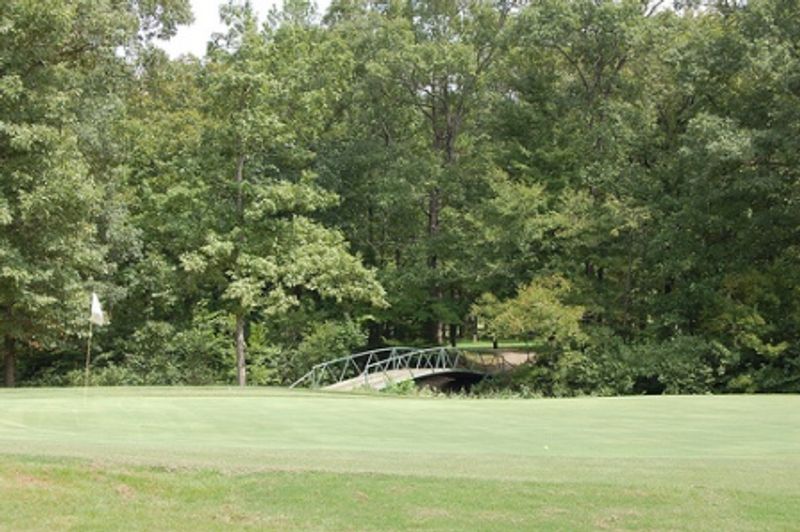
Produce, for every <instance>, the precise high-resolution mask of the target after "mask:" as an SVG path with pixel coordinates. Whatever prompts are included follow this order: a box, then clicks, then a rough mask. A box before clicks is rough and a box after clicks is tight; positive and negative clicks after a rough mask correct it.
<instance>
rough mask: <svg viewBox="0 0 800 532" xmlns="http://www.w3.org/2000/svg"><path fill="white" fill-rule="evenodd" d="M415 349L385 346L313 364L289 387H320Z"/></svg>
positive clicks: (350, 377) (352, 375) (355, 375)
mask: <svg viewBox="0 0 800 532" xmlns="http://www.w3.org/2000/svg"><path fill="white" fill-rule="evenodd" d="M415 351H418V349H416V348H413V347H384V348H381V349H373V350H371V351H364V352H363V353H356V354H354V355H348V356H345V357H339V358H335V359H333V360H328V361H327V362H321V363H319V364H317V365H315V366H313V367H312V368H311V370H309V372H308V373H306V374H305V375H303V376H302V377H300V378H299V379H297V380H296V381H295V382H294V383H292V384H291V386H289V387H290V388H295V387H297V386H300V385H304V386H308V387H310V388H319V387H321V386H325V385H328V384H334V383H337V382H341V381H344V380H347V379H352V378H353V377H358V376H359V375H362V374H363V373H364V370H365V369H366V368H367V367H369V366H370V365H371V364H375V363H379V362H382V361H389V360H393V359H395V358H398V357H401V356H403V355H406V354H408V353H411V352H415Z"/></svg>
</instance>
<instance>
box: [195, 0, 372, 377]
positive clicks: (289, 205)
mask: <svg viewBox="0 0 800 532" xmlns="http://www.w3.org/2000/svg"><path fill="white" fill-rule="evenodd" d="M223 17H224V18H225V20H226V22H227V23H228V24H229V26H230V27H231V29H230V31H229V33H228V34H227V35H226V36H224V37H223V38H221V39H219V40H218V41H217V43H216V44H215V45H214V46H212V50H211V53H210V61H209V64H208V66H207V74H206V84H207V85H206V90H207V94H208V97H209V99H208V106H207V113H208V115H209V117H210V118H211V120H212V125H211V130H210V134H209V138H208V144H207V146H206V148H205V149H206V154H207V158H206V159H205V160H206V162H207V165H206V168H207V171H209V174H207V175H206V176H205V179H206V180H207V182H208V183H209V189H210V190H211V193H212V196H211V197H210V198H209V200H210V204H209V205H208V208H209V209H210V210H211V212H213V215H212V216H210V217H209V218H208V220H211V223H212V225H211V226H210V227H207V236H206V242H205V244H204V245H203V246H201V247H200V248H199V249H196V250H193V251H191V252H187V253H186V254H184V255H183V257H182V259H181V260H182V263H183V267H184V269H185V270H186V271H188V272H190V273H193V274H196V275H199V276H200V277H201V279H200V282H201V283H204V284H205V285H206V286H207V287H209V289H211V290H212V292H215V293H217V294H219V295H220V296H221V297H222V299H223V300H224V301H225V302H226V307H227V309H228V310H229V311H230V312H231V313H232V314H233V315H234V316H235V318H236V331H235V344H236V360H237V375H238V377H237V378H238V382H239V384H240V385H241V386H244V385H245V384H246V329H247V322H248V320H249V319H250V318H251V317H252V316H253V315H254V313H256V312H259V313H260V315H261V316H263V317H265V318H269V317H271V316H276V315H281V314H283V313H285V312H287V311H288V310H289V309H291V308H292V307H295V306H297V305H298V304H299V303H300V300H301V299H302V298H306V297H321V298H327V299H332V300H335V301H337V302H341V301H345V300H363V301H367V302H369V303H372V304H375V305H380V304H382V302H383V290H382V288H381V287H380V285H379V284H378V283H377V282H376V280H375V278H374V274H373V273H372V272H371V271H369V270H367V269H366V268H364V267H363V265H362V264H361V263H360V261H359V259H358V258H356V257H354V256H352V255H350V254H349V253H348V252H347V245H346V243H345V241H344V239H343V237H342V236H341V235H340V234H339V233H338V232H336V231H333V230H330V229H326V228H325V227H323V226H322V225H320V224H319V223H317V222H315V221H314V220H313V219H312V218H311V214H312V213H314V212H315V211H317V210H319V209H321V208H324V207H326V206H328V205H331V204H333V203H334V202H335V201H336V198H335V196H334V195H332V194H330V193H328V192H326V191H324V190H322V189H321V188H319V187H318V186H317V185H316V184H315V183H314V180H315V178H314V175H313V174H312V173H311V172H310V170H309V165H310V163H311V161H312V160H313V153H312V152H311V151H310V150H309V149H308V141H309V139H308V138H304V136H305V135H313V129H314V126H310V125H309V124H315V123H317V122H316V120H318V119H319V118H318V117H316V116H314V111H315V109H314V108H313V107H312V104H313V103H314V102H315V99H316V97H317V96H318V93H317V92H316V90H315V88H314V87H307V86H303V85H302V84H301V83H298V84H297V85H293V84H292V81H294V82H298V81H299V82H302V81H303V80H304V79H307V78H303V77H302V76H301V77H295V78H293V80H292V79H291V78H284V77H279V72H278V71H276V70H277V69H278V68H280V67H286V68H292V67H294V68H296V69H298V70H299V69H303V68H307V66H306V65H304V63H303V62H304V61H306V60H307V58H306V57H303V56H300V57H299V58H296V57H293V55H289V54H287V55H280V46H279V38H280V35H276V34H274V33H273V31H271V30H265V31H264V32H259V31H258V29H257V26H256V19H255V16H254V14H253V12H252V10H251V9H250V7H249V5H247V4H245V5H243V6H235V5H229V6H228V7H226V8H225V9H224V10H223ZM295 29H296V28H295ZM278 31H280V30H278ZM286 31H287V32H291V31H293V29H292V28H289V29H287V30H286ZM280 61H296V62H293V63H289V64H288V65H287V64H281V63H280ZM283 94H290V95H292V98H293V100H294V101H293V102H291V103H292V105H291V106H290V105H289V102H285V101H282V100H281V95H283ZM281 104H283V105H281ZM215 172H218V173H215ZM221 176H230V177H227V178H220V177H221ZM216 198H219V200H217V199H216ZM311 294H315V296H312V295H311Z"/></svg>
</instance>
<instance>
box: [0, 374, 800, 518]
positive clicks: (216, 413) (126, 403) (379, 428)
mask: <svg viewBox="0 0 800 532" xmlns="http://www.w3.org/2000/svg"><path fill="white" fill-rule="evenodd" d="M0 453H1V454H4V455H6V456H5V463H6V464H15V465H14V468H16V469H14V471H17V472H21V473H20V474H24V475H31V474H33V473H35V472H37V471H38V473H41V474H44V473H43V471H44V470H42V469H41V468H42V467H44V468H45V469H47V467H50V468H55V469H53V470H48V471H50V474H53V471H54V470H57V469H58V468H65V467H66V468H67V469H69V468H80V467H88V466H85V464H86V463H90V464H92V467H94V468H95V469H96V468H100V469H102V470H103V471H107V472H111V473H108V474H112V473H113V472H115V471H117V472H119V471H123V472H124V471H139V470H140V469H137V468H142V467H144V468H148V467H150V466H166V467H169V468H173V469H174V468H177V472H174V473H172V474H167V473H165V472H164V471H163V470H155V469H150V470H149V471H151V474H153V475H156V476H158V475H162V476H164V478H162V480H161V482H162V483H169V482H173V481H174V479H175V478H179V477H181V475H183V476H185V477H186V478H185V481H186V483H187V484H191V483H192V482H195V481H196V479H195V480H192V478H194V477H193V475H195V476H196V475H199V474H201V473H200V472H199V471H207V472H208V473H206V474H208V475H212V476H213V475H222V477H220V478H221V479H223V480H220V482H223V483H224V479H225V478H236V477H242V478H244V477H246V478H247V479H249V480H248V482H251V483H252V482H255V481H254V480H253V479H254V478H260V479H262V481H263V482H264V483H267V484H269V483H270V482H274V481H275V479H278V478H282V479H283V481H282V482H283V484H281V485H284V484H285V485H296V488H297V489H301V486H303V485H306V484H308V483H309V482H310V483H312V484H315V485H316V484H319V485H325V484H336V483H337V482H338V483H339V484H337V485H339V488H341V487H342V486H343V485H344V484H342V483H345V484H347V483H349V485H351V484H353V483H355V484H359V483H360V482H363V483H364V485H363V486H360V487H359V488H358V489H359V490H360V491H362V492H364V490H367V491H368V490H370V489H372V488H371V487H370V486H372V487H373V488H375V489H376V490H378V491H380V490H379V489H378V486H380V485H383V484H385V483H386V482H388V481H387V480H386V479H387V478H389V479H394V481H393V482H394V483H400V484H403V485H405V484H408V485H419V484H420V483H423V484H425V483H427V484H429V485H430V487H431V489H432V490H434V491H435V490H436V489H438V488H435V486H439V488H440V489H442V490H444V491H445V492H448V491H449V488H452V489H460V490H461V493H462V494H467V493H470V492H471V491H474V490H478V491H477V493H478V494H479V493H484V494H485V496H483V497H481V496H480V495H476V496H477V497H478V498H479V499H483V500H484V503H486V504H494V505H497V504H500V505H501V506H503V505H504V504H505V503H507V504H508V505H509V507H516V506H515V503H513V500H515V497H516V495H515V496H510V495H509V496H507V497H504V498H501V499H500V502H496V501H495V502H492V501H494V499H493V497H494V496H495V495H496V493H495V492H497V490H499V489H500V488H499V486H517V490H516V491H515V490H514V489H512V490H511V491H514V493H517V492H519V493H526V492H530V493H539V494H540V495H541V497H542V498H541V500H540V502H541V501H549V500H550V499H552V500H553V501H566V500H573V501H578V502H576V504H579V503H580V501H583V502H585V503H586V504H587V509H588V510H587V511H589V514H586V515H584V514H585V512H584V510H580V511H578V512H577V513H575V514H574V515H573V514H572V513H570V512H567V513H566V514H565V515H563V516H562V517H563V519H560V518H558V512H557V513H556V517H555V518H554V519H555V520H551V521H546V520H545V521H543V520H542V519H543V517H541V516H540V518H539V519H535V518H534V517H535V516H533V515H526V514H525V511H524V510H519V511H521V512H522V513H521V514H518V513H514V511H512V514H513V515H512V518H513V519H512V518H510V519H511V521H509V523H511V522H513V523H516V524H515V526H518V527H524V526H532V527H534V528H535V526H534V525H536V524H537V523H538V524H539V525H541V524H542V523H544V522H549V523H551V524H552V526H554V527H555V528H560V527H572V526H576V527H578V528H582V527H588V528H595V527H601V526H600V525H599V524H598V523H600V522H601V521H602V519H603V517H602V515H601V514H603V511H604V510H603V509H604V508H606V506H604V504H612V502H614V501H617V502H619V503H620V504H622V506H623V507H624V508H627V509H628V510H630V511H631V512H633V513H630V514H626V513H625V512H622V513H621V514H619V515H621V516H622V517H619V519H617V520H612V521H613V522H612V526H611V527H612V528H614V527H619V526H644V527H656V528H658V526H657V525H655V524H653V523H664V524H665V526H666V527H667V528H670V527H672V528H674V527H675V526H678V527H679V528H680V526H679V525H681V523H686V524H687V525H688V524H691V523H692V519H693V517H692V516H694V515H695V514H694V513H691V512H689V514H685V515H683V514H681V512H680V511H678V510H679V509H680V508H681V506H680V505H681V504H682V503H681V501H682V500H683V498H682V497H683V495H681V494H686V496H690V493H691V491H692V490H700V491H699V492H698V494H695V495H698V496H701V495H702V496H701V498H700V499H699V500H700V501H701V502H702V500H705V499H703V496H705V495H708V494H713V495H714V497H718V498H719V501H722V502H721V503H720V504H721V506H720V507H719V508H718V509H717V510H719V511H720V512H722V513H721V514H720V516H719V517H718V518H717V521H716V522H714V521H713V520H712V521H708V520H707V519H706V518H707V517H708V515H710V514H708V513H707V512H708V511H709V510H708V509H707V508H706V506H707V504H705V503H702V504H701V503H699V502H698V501H694V502H691V503H690V502H689V501H684V502H685V503H686V504H687V505H688V506H687V507H686V508H694V507H695V506H696V514H697V515H696V518H697V519H698V521H697V522H696V523H694V524H695V525H698V526H700V525H706V526H701V528H715V527H717V525H724V526H725V527H726V528H734V529H735V528H741V529H757V528H760V527H762V526H767V527H769V526H777V527H779V528H780V527H783V526H784V525H787V526H788V525H789V524H790V523H791V522H792V520H794V519H797V518H800V480H798V479H800V397H798V396H790V395H787V396H699V397H626V398H608V399H603V398H582V399H560V400H555V399H542V400H473V399H438V398H437V399H422V398H403V397H389V396H385V397H384V396H375V395H350V394H337V393H315V392H303V391H288V390H283V389H246V390H238V389H226V388H185V389H183V388H177V389H174V388H163V389H160V388H141V389H140V388H136V389H133V388H120V389H102V388H100V389H90V390H88V391H84V390H80V389H65V390H5V391H2V392H0ZM65 458H66V459H68V460H67V461H66V462H65V461H64V459H65ZM76 459H77V461H76ZM70 460H72V461H70ZM87 461H88V462H87ZM48 464H49V465H48ZM65 464H66V465H65ZM76 464H77V465H76ZM81 464H84V465H81ZM9 467H10V466H9ZM130 468H133V469H130ZM2 471H3V470H2V469H0V473H2ZM10 471H11V470H10V469H6V470H5V472H6V473H7V476H8V475H10V474H11V473H10ZM213 472H216V473H213ZM38 473H37V474H38ZM119 474H122V473H119ZM254 475H255V477H254ZM287 475H288V476H287ZM34 476H35V475H34ZM63 476H64V477H65V478H71V477H70V475H69V474H67V473H64V475H63ZM231 476H233V477H231ZM78 477H79V475H78ZM214 478H217V477H214ZM381 478H383V479H384V480H382V481H381V480H380V479H381ZM170 479H172V480H170ZM336 479H338V480H336ZM359 479H360V480H359ZM207 481H208V479H206V481H205V482H207ZM382 482H383V484H381V483H382ZM390 483H391V482H390ZM509 483H511V484H509ZM1 486H2V485H0V487H1ZM493 486H494V487H493ZM533 486H539V487H540V488H541V487H542V486H546V487H549V488H548V489H550V491H547V490H546V489H545V490H542V489H534V488H533ZM311 487H312V486H309V489H311ZM351 487H352V486H351ZM448 487H449V488H448ZM6 488H7V489H8V490H9V491H10V492H11V495H12V503H13V491H14V490H13V486H11V485H10V484H9V485H7V486H6ZM384 488H386V486H385V485H384ZM76 489H77V488H76ZM87 489H88V488H87ZM337 489H338V488H336V487H333V486H332V487H330V492H329V493H330V494H331V495H333V494H335V493H337ZM587 490H588V491H587ZM631 490H633V492H636V493H642V494H653V493H655V494H659V493H660V494H661V495H662V496H663V497H662V499H663V500H670V497H673V498H674V501H675V502H674V503H673V504H672V506H670V505H667V506H665V508H666V507H669V508H672V510H671V511H672V514H671V515H672V517H671V518H666V517H663V516H662V517H657V516H658V515H661V514H660V513H659V512H661V513H663V509H662V510H659V511H658V512H656V513H652V512H651V513H648V512H645V513H644V514H641V513H637V512H639V511H640V510H641V508H640V507H649V506H648V505H647V504H644V503H642V502H641V501H640V502H639V503H637V502H635V501H634V500H628V501H627V502H624V501H626V500H627V499H626V497H627V498H628V499H630V494H631V493H633V492H632V491H631ZM78 491H80V490H78ZM487 491H489V492H492V493H491V494H490V493H486V492H487ZM0 492H2V490H0ZM364 493H365V496H367V497H368V498H370V500H372V498H371V495H370V494H369V493H366V492H364ZM547 493H549V495H547ZM543 494H544V495H543ZM626 494H627V496H626ZM703 494H705V495H703ZM531 496H533V495H531ZM664 497H666V499H664ZM634 499H635V497H634ZM662 499H659V500H662ZM2 500H3V499H2V498H0V501H2ZM470 500H471V501H472V502H469V501H468V502H458V501H457V500H454V501H452V504H451V505H449V506H448V505H445V507H444V510H445V511H446V512H447V513H448V515H451V514H453V512H456V511H457V507H458V506H459V505H462V506H464V510H465V511H467V510H468V509H469V508H467V507H469V506H470V505H471V504H475V502H474V500H473V499H470ZM663 500H662V502H663ZM503 501H505V503H504V502H503ZM524 501H529V498H524V499H523V500H522V502H520V504H521V508H523V509H524V508H527V506H526V504H525V503H524ZM602 501H607V502H605V503H604V502H602ZM743 501H750V502H749V503H745V502H743ZM757 501H761V502H760V503H758V504H756V502H757ZM395 502H397V504H399V505H401V506H402V505H403V504H409V505H411V504H412V501H411V499H408V500H405V501H403V500H402V497H401V498H400V499H397V500H396V501H395ZM529 502H530V501H529ZM706 502H708V501H706ZM3 504H4V503H2V502H0V510H3ZM5 504H11V503H9V502H6V503H5ZM371 504H377V503H376V502H374V501H373V503H371ZM748 504H750V505H751V506H752V508H751V509H750V510H747V509H748V508H750V506H748ZM579 505H580V504H579ZM593 505H594V506H593ZM675 505H677V506H675ZM333 507H335V505H333V506H330V508H333ZM186 508H190V506H186ZM281 508H282V509H281V511H282V512H284V513H287V515H288V516H289V517H288V519H289V521H286V522H283V521H282V522H280V523H278V522H275V523H273V524H272V525H270V524H269V520H267V521H263V522H261V521H259V522H260V523H261V525H263V526H267V527H269V526H275V527H277V528H282V527H283V526H297V527H301V528H307V527H310V528H317V527H322V528H327V527H328V526H327V525H325V524H324V523H326V522H327V523H328V524H329V525H330V526H331V527H333V528H338V527H340V526H344V525H343V524H344V523H348V522H349V521H348V519H349V518H348V517H347V516H348V515H349V514H348V512H347V511H344V510H339V511H338V514H337V515H338V516H339V518H340V519H342V521H341V522H340V521H336V519H334V517H332V516H328V515H327V514H324V513H323V514H320V515H321V516H320V518H319V519H322V521H320V520H314V519H311V520H310V521H303V520H299V521H298V520H296V519H295V518H297V517H298V516H299V515H305V517H306V518H309V516H311V515H313V512H311V513H309V512H310V510H309V509H308V508H305V507H304V509H302V510H297V512H298V514H297V515H295V514H293V513H292V510H291V509H290V508H288V507H281ZM592 508H594V510H591V509H592ZM686 508H684V510H686ZM20 511H21V510H19V509H17V512H18V513H19V512H20ZM276 511H277V510H276ZM348 511H349V510H348ZM626 511H627V510H626ZM687 511H688V510H687ZM736 511H741V512H744V513H742V515H738V514H737V513H736ZM386 512H388V510H386ZM592 512H594V513H592ZM598 512H599V514H598ZM731 512H733V515H732V517H731V518H732V520H730V521H721V519H722V518H723V517H722V516H723V515H725V516H728V515H729V514H731ZM389 513H391V512H389ZM712 513H713V512H712ZM595 514H598V515H600V517H598V515H595ZM20 515H22V514H20ZM270 515H272V514H270ZM614 515H617V514H614ZM626 515H627V517H625V516H626ZM681 515H683V517H681ZM581 516H582V517H581ZM676 516H678V517H676ZM351 517H352V516H351ZM451 517H452V515H451ZM323 518H324V519H323ZM662 518H663V519H666V520H665V521H660V520H659V519H662ZM0 519H2V518H0ZM293 519H295V520H293ZM325 519H329V520H330V519H333V520H330V521H325ZM515 519H517V520H516V521H515ZM531 519H532V520H531ZM575 519H578V520H575ZM598 519H600V521H598ZM620 519H621V520H620ZM670 519H672V520H670ZM479 521H480V520H479ZM479 521H473V523H478V522H479ZM501 521H502V520H501ZM79 522H82V521H79ZM433 522H436V523H438V524H439V525H441V524H442V522H441V521H436V520H434V521H433ZM486 522H487V523H492V522H494V521H492V520H491V519H488V520H487V521H486ZM603 522H604V521H603ZM181 523H182V522H180V521H178V522H175V523H173V524H174V526H176V527H178V528H180V527H181V526H182V525H181ZM281 523H282V524H281ZM376 523H377V524H376ZM376 523H373V525H371V526H374V527H377V528H395V527H399V528H403V527H412V528H413V527H417V526H425V527H427V526H428V525H430V524H432V523H428V524H427V525H426V524H425V523H426V522H425V521H424V520H423V521H420V520H419V519H416V520H415V519H411V520H410V521H408V522H406V521H403V519H402V516H400V517H398V516H395V517H394V518H393V520H392V522H388V523H385V525H386V526H381V525H380V523H381V521H378V522H376ZM452 523H453V525H454V526H455V521H453V522H452ZM648 523H650V524H648ZM666 524H669V525H668V526H667V525H666ZM0 525H2V520H0ZM487 526H489V525H487ZM0 528H2V526H0ZM354 528H358V527H354ZM434 528H435V526H434ZM445 528H447V527H445ZM489 528H491V526H489Z"/></svg>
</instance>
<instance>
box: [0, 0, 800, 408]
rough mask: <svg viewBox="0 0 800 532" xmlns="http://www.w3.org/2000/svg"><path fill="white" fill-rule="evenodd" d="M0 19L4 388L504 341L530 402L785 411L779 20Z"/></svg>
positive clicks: (766, 0) (140, 5)
mask: <svg viewBox="0 0 800 532" xmlns="http://www.w3.org/2000/svg"><path fill="white" fill-rule="evenodd" d="M221 15H222V17H223V19H224V21H225V23H226V26H227V31H226V32H224V33H223V34H221V35H216V36H214V37H213V38H212V40H211V41H210V42H209V44H208V51H207V54H206V56H205V57H204V58H202V59H198V58H193V57H187V58H181V59H179V60H170V59H169V58H168V57H167V56H166V55H165V54H164V52H163V51H161V50H160V49H159V48H157V47H156V46H155V44H154V39H155V38H168V37H170V36H171V35H173V34H174V33H175V31H176V29H177V27H178V25H179V24H183V23H187V22H188V21H189V20H190V19H191V13H190V10H189V6H188V1H187V0H70V1H68V0H46V1H40V2H27V1H22V0H7V1H5V2H3V3H2V6H0V336H2V337H3V342H2V346H0V349H2V353H3V360H4V374H5V383H6V384H7V385H14V384H15V382H21V383H25V384H32V385H64V384H73V383H77V382H80V379H81V375H82V373H81V367H82V363H83V358H84V356H85V346H86V336H87V333H88V331H87V328H88V302H89V294H90V293H91V292H92V291H95V292H97V293H99V294H100V296H101V298H102V300H103V301H104V303H105V304H106V306H107V310H108V311H109V313H110V315H111V323H110V325H108V326H106V327H103V328H100V329H97V330H96V331H95V336H94V343H93V345H94V351H93V353H92V356H93V359H94V361H95V368H94V372H93V379H94V382H95V383H97V384H208V383H225V382H237V381H238V382H239V383H241V384H244V383H245V382H249V383H256V384H285V383H287V382H290V381H291V380H292V379H293V378H295V377H297V376H299V375H300V374H302V373H303V372H304V371H305V370H306V369H308V368H309V367H310V366H311V365H313V364H314V363H316V362H318V361H320V360H322V359H326V358H330V357H332V356H335V355H341V354H345V353H347V352H350V351H351V350H355V349H358V348H360V347H364V346H367V345H381V344H386V343H403V344H408V343H414V344H419V345H423V344H425V345H429V344H435V343H445V342H451V341H453V342H454V341H458V340H459V339H461V338H464V337H469V336H471V335H473V334H475V333H478V332H479V333H480V334H481V335H483V336H484V337H485V338H491V337H499V338H503V339H510V338H517V339H527V340H529V341H530V342H531V343H532V345H533V346H534V349H535V350H536V352H537V357H538V363H537V364H536V365H534V366H530V367H528V368H526V369H524V370H522V371H520V372H519V373H518V374H516V375H514V376H513V377H512V379H511V380H510V381H509V382H508V383H507V384H508V385H510V386H515V387H520V388H523V387H524V388H525V389H526V390H531V391H533V392H535V393H541V394H552V395H572V394H582V393H593V394H615V393H642V392H667V393H700V392H708V391H716V392H754V391H767V392H789V391H795V392H796V391H800V344H798V337H799V336H800V180H799V179H798V178H799V177H800V6H799V5H798V3H797V2H794V1H790V0H757V1H752V2H748V3H736V2H728V1H718V2H713V3H710V4H709V3H703V4H697V3H692V2H689V3H681V4H676V5H674V6H672V5H669V6H667V5H666V4H661V3H653V2H650V3H647V2H642V1H638V0H622V1H606V0H535V1H530V2H514V1H499V0H443V1H420V2H417V1H414V0H396V1H395V0H385V1H369V0H334V2H333V3H332V5H331V7H330V8H329V9H328V11H327V12H326V13H324V14H319V13H316V12H315V10H314V8H313V7H312V6H310V5H309V3H307V2H305V1H300V0H287V2H286V4H285V5H284V7H283V9H282V10H275V11H273V12H272V13H270V14H269V16H268V17H267V21H266V22H265V23H263V24H260V23H259V22H258V20H257V18H256V17H255V15H254V12H253V11H252V9H251V8H250V7H249V6H248V5H247V4H246V3H240V2H232V3H231V4H229V5H227V6H226V7H224V8H223V9H222V12H221Z"/></svg>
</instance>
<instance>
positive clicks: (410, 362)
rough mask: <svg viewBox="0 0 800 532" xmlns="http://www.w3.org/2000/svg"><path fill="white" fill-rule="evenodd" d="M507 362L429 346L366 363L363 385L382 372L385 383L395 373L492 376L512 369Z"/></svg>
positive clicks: (501, 357) (483, 354)
mask: <svg viewBox="0 0 800 532" xmlns="http://www.w3.org/2000/svg"><path fill="white" fill-rule="evenodd" d="M513 367H514V366H513V365H512V364H509V363H508V362H507V361H506V359H505V358H504V357H503V356H502V355H499V354H493V353H468V352H465V351H462V350H461V349H457V348H454V347H432V348H430V349H420V350H417V351H410V352H408V353H405V354H402V355H398V356H395V357H392V358H388V359H385V360H378V361H376V362H373V363H371V364H367V366H366V367H365V368H364V372H363V375H362V376H363V377H364V385H365V386H369V383H370V376H371V375H375V374H377V373H382V374H383V375H384V379H385V380H390V376H389V372H390V371H396V370H408V371H409V373H411V374H412V376H413V373H414V370H422V369H429V370H442V371H449V370H457V369H462V370H466V371H473V372H476V373H484V374H494V373H500V372H503V371H507V370H509V369H512V368H513Z"/></svg>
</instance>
